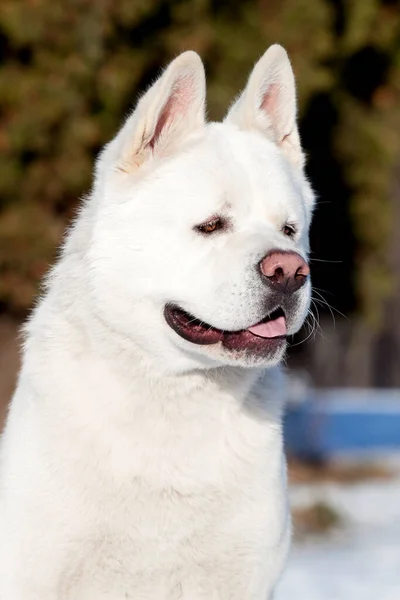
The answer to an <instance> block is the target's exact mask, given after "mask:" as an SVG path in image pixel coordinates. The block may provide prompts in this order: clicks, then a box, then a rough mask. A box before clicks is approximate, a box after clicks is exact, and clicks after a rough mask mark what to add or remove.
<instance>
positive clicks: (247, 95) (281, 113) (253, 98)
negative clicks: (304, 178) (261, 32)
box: [226, 44, 304, 167]
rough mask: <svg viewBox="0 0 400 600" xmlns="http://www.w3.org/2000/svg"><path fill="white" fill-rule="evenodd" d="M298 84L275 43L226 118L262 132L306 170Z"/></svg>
mask: <svg viewBox="0 0 400 600" xmlns="http://www.w3.org/2000/svg"><path fill="white" fill-rule="evenodd" d="M296 113H297V108H296V85H295V80H294V75H293V71H292V67H291V65H290V61H289V57H288V55H287V53H286V50H285V49H284V48H282V46H279V45H278V44H275V45H273V46H271V47H270V48H268V50H267V51H266V52H265V54H264V55H263V56H262V57H261V58H260V60H259V61H258V62H257V63H256V65H255V67H254V69H253V71H252V72H251V74H250V77H249V80H248V82H247V85H246V87H245V89H244V91H243V92H242V94H241V95H240V96H239V98H238V99H237V100H236V102H235V103H234V104H233V106H232V107H231V109H230V110H229V112H228V115H227V117H226V120H227V121H230V122H232V123H234V124H235V125H237V127H239V128H240V129H248V130H251V129H253V130H259V131H261V132H262V133H264V134H265V135H266V136H267V137H268V138H269V139H270V140H272V141H274V142H275V143H276V144H277V145H278V146H280V147H281V148H282V150H283V151H284V152H285V154H286V155H287V157H288V158H289V160H290V161H291V162H292V163H294V164H295V165H296V166H299V167H302V166H303V164H304V157H303V153H302V150H301V145H300V137H299V132H298V129H297V123H296Z"/></svg>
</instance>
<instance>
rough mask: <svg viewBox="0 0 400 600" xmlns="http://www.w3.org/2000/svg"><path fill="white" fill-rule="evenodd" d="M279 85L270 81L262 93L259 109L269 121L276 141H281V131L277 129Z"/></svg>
mask: <svg viewBox="0 0 400 600" xmlns="http://www.w3.org/2000/svg"><path fill="white" fill-rule="evenodd" d="M279 96H280V85H279V83H271V84H270V85H269V86H268V88H267V90H266V92H265V93H264V94H263V97H262V101H261V105H260V109H261V110H263V111H264V112H265V113H266V114H267V115H268V117H269V119H270V121H271V126H272V129H273V132H274V135H275V136H276V141H277V142H278V143H279V142H281V137H282V135H281V133H282V132H280V131H279V117H280V115H279V112H280V111H279V102H280V98H279Z"/></svg>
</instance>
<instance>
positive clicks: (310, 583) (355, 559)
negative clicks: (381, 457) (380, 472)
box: [274, 478, 400, 600]
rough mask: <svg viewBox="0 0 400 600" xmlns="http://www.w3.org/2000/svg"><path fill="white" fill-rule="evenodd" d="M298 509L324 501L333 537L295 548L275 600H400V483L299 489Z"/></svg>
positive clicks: (296, 488) (296, 490)
mask: <svg viewBox="0 0 400 600" xmlns="http://www.w3.org/2000/svg"><path fill="white" fill-rule="evenodd" d="M291 496H292V505H293V506H299V507H301V506H307V505H310V504H314V503H315V502H317V501H323V502H326V503H328V504H329V505H330V506H332V507H333V508H335V509H336V510H337V511H338V513H339V514H340V515H341V516H342V517H343V524H342V526H341V527H340V528H339V529H338V530H337V531H335V532H334V533H333V534H325V535H324V536H322V537H320V538H313V539H308V540H307V541H305V542H304V543H297V544H294V545H293V547H292V551H291V554H290V557H289V561H288V565H287V567H286V571H285V573H284V575H283V577H282V580H281V582H280V583H279V585H278V587H277V590H276V594H275V596H274V600H378V599H379V600H400V478H398V479H394V480H387V481H373V482H366V483H362V484H353V485H349V484H347V485H343V484H334V483H319V484H313V485H311V484H310V485H304V486H303V485H302V486H294V487H293V488H292V490H291Z"/></svg>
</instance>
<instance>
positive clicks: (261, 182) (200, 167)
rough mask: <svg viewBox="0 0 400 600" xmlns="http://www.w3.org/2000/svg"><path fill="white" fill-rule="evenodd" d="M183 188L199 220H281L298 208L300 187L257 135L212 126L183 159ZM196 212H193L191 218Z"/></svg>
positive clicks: (276, 153) (273, 148)
mask: <svg viewBox="0 0 400 600" xmlns="http://www.w3.org/2000/svg"><path fill="white" fill-rule="evenodd" d="M184 160H185V167H184V169H183V171H184V172H185V177H184V179H182V180H181V182H182V185H183V186H185V187H187V188H188V189H189V192H188V193H189V195H190V196H193V198H194V199H195V205H196V207H197V210H198V212H199V214H204V213H207V212H209V214H210V215H211V214H213V213H215V212H219V211H223V212H226V211H231V212H234V213H235V214H236V215H238V216H246V215H250V214H251V213H254V212H262V213H263V215H264V216H268V214H271V216H276V217H277V218H280V216H281V215H283V214H285V213H287V212H288V211H293V210H296V208H298V209H300V210H301V208H302V197H301V196H302V194H301V186H300V185H299V182H298V181H297V180H296V177H295V176H294V173H293V171H292V169H291V167H290V165H289V164H288V162H287V160H286V159H285V158H284V157H283V155H282V154H281V152H280V151H279V149H278V148H277V147H276V146H275V144H273V143H272V142H270V141H269V140H267V139H264V137H263V136H261V135H260V134H258V133H255V132H241V131H239V130H237V129H236V128H234V127H232V126H229V125H227V124H219V123H218V124H211V125H209V126H208V129H207V132H206V134H205V136H204V137H203V138H202V139H201V140H200V141H199V142H198V144H196V145H195V146H194V147H193V148H192V150H191V151H189V152H188V153H187V154H186V155H185V158H184ZM193 210H194V207H193V205H192V206H191V211H192V214H193Z"/></svg>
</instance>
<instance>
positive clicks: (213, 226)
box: [196, 217, 224, 233]
mask: <svg viewBox="0 0 400 600" xmlns="http://www.w3.org/2000/svg"><path fill="white" fill-rule="evenodd" d="M223 226H224V222H223V221H222V219H220V218H219V217H215V219H210V220H209V221H206V223H201V225H197V226H196V229H197V231H200V232H201V233H214V231H218V229H222V228H223Z"/></svg>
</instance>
